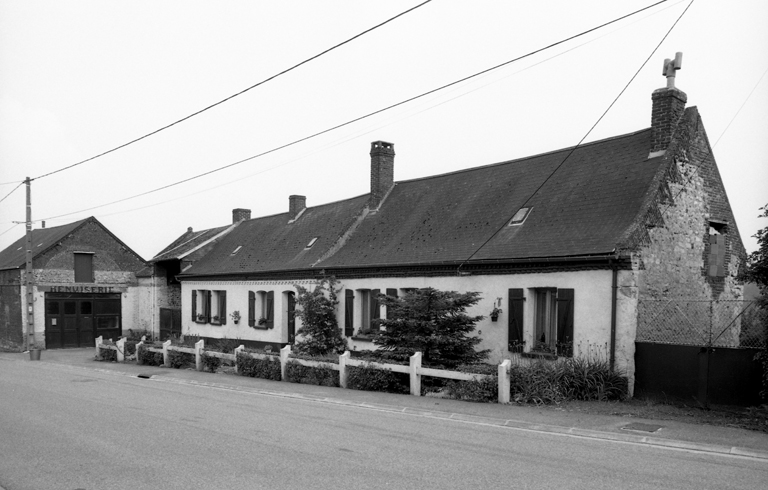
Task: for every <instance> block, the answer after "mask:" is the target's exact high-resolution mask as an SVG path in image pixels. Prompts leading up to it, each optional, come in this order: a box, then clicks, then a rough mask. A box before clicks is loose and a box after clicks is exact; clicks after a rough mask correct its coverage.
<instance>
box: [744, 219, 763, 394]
mask: <svg viewBox="0 0 768 490" xmlns="http://www.w3.org/2000/svg"><path fill="white" fill-rule="evenodd" d="M760 210H761V211H762V212H763V214H761V215H760V216H759V217H760V218H768V204H766V205H765V206H763V207H762V208H760ZM753 236H754V237H755V238H757V246H758V248H757V250H755V251H754V252H752V253H751V254H749V257H748V258H747V267H746V270H745V271H744V273H743V274H742V275H741V279H742V280H744V281H748V282H754V283H755V284H757V286H758V287H759V288H760V292H761V294H762V295H761V297H760V298H759V299H758V301H757V304H758V307H759V308H761V309H762V310H763V315H762V318H763V335H762V344H763V347H762V349H761V350H760V352H758V353H757V354H756V355H755V360H756V361H758V362H760V363H761V364H762V366H763V389H762V390H761V391H760V397H761V398H762V399H763V400H764V401H768V321H766V320H765V319H766V318H768V226H766V227H765V228H763V229H762V230H757V233H755V234H754V235H753Z"/></svg>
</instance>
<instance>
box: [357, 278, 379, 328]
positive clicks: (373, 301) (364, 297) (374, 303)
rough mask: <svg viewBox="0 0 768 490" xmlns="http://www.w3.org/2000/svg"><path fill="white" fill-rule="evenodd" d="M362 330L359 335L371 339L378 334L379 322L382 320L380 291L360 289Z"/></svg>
mask: <svg viewBox="0 0 768 490" xmlns="http://www.w3.org/2000/svg"><path fill="white" fill-rule="evenodd" d="M358 293H359V295H360V330H358V334H360V335H363V336H366V337H369V336H373V335H376V332H378V328H379V325H378V323H379V322H378V321H377V320H379V319H380V318H381V307H380V305H379V293H380V291H379V290H378V289H360V290H358Z"/></svg>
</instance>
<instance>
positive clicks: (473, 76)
mask: <svg viewBox="0 0 768 490" xmlns="http://www.w3.org/2000/svg"><path fill="white" fill-rule="evenodd" d="M666 1H667V0H660V1H658V2H656V3H654V4H651V5H648V6H647V7H643V8H641V9H638V10H635V11H633V12H631V13H629V14H625V15H622V16H620V17H617V18H615V19H613V20H611V21H608V22H605V23H603V24H600V25H598V26H595V27H592V28H590V29H587V30H585V31H582V32H580V33H578V34H574V35H572V36H569V37H567V38H564V39H561V40H560V41H557V42H554V43H551V44H549V45H546V46H544V47H541V48H538V49H536V50H534V51H530V52H528V53H526V54H524V55H521V56H518V57H515V58H513V59H511V60H508V61H505V62H503V63H499V64H497V65H494V66H492V67H490V68H486V69H484V70H481V71H479V72H476V73H474V74H472V75H469V76H466V77H463V78H460V79H458V80H455V81H453V82H450V83H447V84H445V85H441V86H439V87H437V88H434V89H431V90H428V91H426V92H423V93H421V94H419V95H416V96H413V97H409V98H407V99H405V100H402V101H400V102H397V103H394V104H391V105H388V106H386V107H383V108H381V109H378V110H375V111H373V112H369V113H368V114H365V115H363V116H359V117H356V118H353V119H350V120H348V121H346V122H343V123H341V124H337V125H335V126H332V127H330V128H327V129H324V130H322V131H318V132H316V133H313V134H310V135H309V136H304V137H302V138H299V139H296V140H294V141H291V142H290V143H285V144H283V145H280V146H277V147H274V148H272V149H270V150H266V151H263V152H261V153H258V154H256V155H252V156H250V157H247V158H243V159H241V160H237V161H235V162H232V163H229V164H227V165H223V166H221V167H217V168H215V169H212V170H209V171H206V172H203V173H201V174H197V175H194V176H192V177H188V178H186V179H182V180H179V181H176V182H173V183H171V184H166V185H164V186H161V187H157V188H155V189H151V190H148V191H145V192H142V193H139V194H135V195H133V196H129V197H125V198H122V199H118V200H115V201H111V202H108V203H104V204H100V205H97V206H92V207H89V208H85V209H80V210H78V211H73V212H70V213H65V214H59V215H56V216H50V217H47V218H43V219H46V220H52V219H57V218H62V217H64V216H70V215H73V214H77V213H82V212H85V211H91V210H94V209H98V208H101V207H105V206H110V205H112V204H118V203H121V202H124V201H128V200H130V199H135V198H138V197H142V196H146V195H148V194H152V193H155V192H158V191H161V190H165V189H168V188H170V187H174V186H177V185H180V184H183V183H186V182H190V181H192V180H196V179H199V178H202V177H205V176H207V175H211V174H213V173H216V172H220V171H222V170H225V169H227V168H231V167H234V166H236V165H240V164H242V163H245V162H248V161H251V160H254V159H256V158H260V157H263V156H266V155H269V154H271V153H274V152H277V151H279V150H283V149H285V148H288V147H290V146H294V145H297V144H299V143H302V142H304V141H307V140H310V139H312V138H316V137H318V136H321V135H323V134H326V133H330V132H331V131H335V130H337V129H340V128H342V127H345V126H349V125H350V124H353V123H356V122H358V121H361V120H363V119H367V118H369V117H372V116H375V115H377V114H380V113H382V112H385V111H388V110H390V109H394V108H395V107H399V106H401V105H404V104H407V103H409V102H413V101H414V100H417V99H420V98H422V97H426V96H427V95H430V94H433V93H436V92H439V91H441V90H444V89H446V88H448V87H452V86H454V85H457V84H459V83H462V82H465V81H467V80H470V79H472V78H475V77H478V76H480V75H483V74H485V73H489V72H491V71H494V70H497V69H499V68H501V67H504V66H507V65H509V64H511V63H514V62H517V61H520V60H522V59H525V58H529V57H531V56H533V55H535V54H538V53H541V52H542V51H545V50H547V49H551V48H553V47H555V46H558V45H560V44H563V43H566V42H568V41H570V40H573V39H576V38H578V37H582V36H585V35H587V34H589V33H591V32H594V31H596V30H598V29H601V28H603V27H606V26H608V25H611V24H615V23H616V22H619V21H621V20H623V19H626V18H628V17H631V16H633V15H636V14H639V13H640V12H643V11H645V10H648V9H650V8H653V7H655V6H657V5H660V4H662V3H665V2H666ZM473 255H474V254H473Z"/></svg>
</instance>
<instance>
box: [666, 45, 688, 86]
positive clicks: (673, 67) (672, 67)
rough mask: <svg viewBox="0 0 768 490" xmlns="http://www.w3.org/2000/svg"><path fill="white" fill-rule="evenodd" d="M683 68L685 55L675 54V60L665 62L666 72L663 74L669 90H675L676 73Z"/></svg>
mask: <svg viewBox="0 0 768 490" xmlns="http://www.w3.org/2000/svg"><path fill="white" fill-rule="evenodd" d="M682 66H683V53H681V52H679V51H678V52H677V53H675V59H673V60H671V59H669V58H667V59H665V60H664V71H663V72H662V73H661V74H662V75H664V76H665V77H667V88H675V72H676V71H677V70H679V69H680V68H682Z"/></svg>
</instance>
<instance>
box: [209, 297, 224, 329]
mask: <svg viewBox="0 0 768 490" xmlns="http://www.w3.org/2000/svg"><path fill="white" fill-rule="evenodd" d="M211 293H212V294H211V296H210V298H211V308H210V312H211V316H210V319H209V321H210V323H213V324H214V325H226V324H227V292H226V291H212V292H211Z"/></svg>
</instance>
